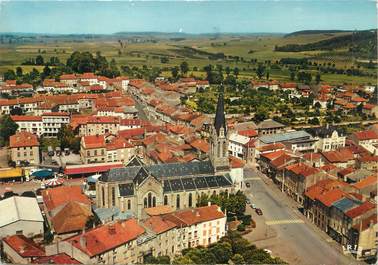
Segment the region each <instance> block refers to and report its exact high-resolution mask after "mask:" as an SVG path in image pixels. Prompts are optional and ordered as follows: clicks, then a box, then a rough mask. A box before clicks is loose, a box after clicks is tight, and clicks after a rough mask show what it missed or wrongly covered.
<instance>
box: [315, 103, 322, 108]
mask: <svg viewBox="0 0 378 265" xmlns="http://www.w3.org/2000/svg"><path fill="white" fill-rule="evenodd" d="M314 107H315V108H316V109H320V108H321V107H322V105H321V104H320V103H319V101H316V103H315V104H314Z"/></svg>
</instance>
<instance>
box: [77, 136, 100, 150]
mask: <svg viewBox="0 0 378 265" xmlns="http://www.w3.org/2000/svg"><path fill="white" fill-rule="evenodd" d="M82 141H83V143H84V145H85V148H86V149H93V148H105V137H104V135H87V136H83V137H82Z"/></svg>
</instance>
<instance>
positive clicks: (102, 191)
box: [101, 187, 105, 207]
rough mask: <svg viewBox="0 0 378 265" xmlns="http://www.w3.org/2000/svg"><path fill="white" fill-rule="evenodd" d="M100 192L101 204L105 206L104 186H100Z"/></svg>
mask: <svg viewBox="0 0 378 265" xmlns="http://www.w3.org/2000/svg"><path fill="white" fill-rule="evenodd" d="M101 193H102V206H104V207H105V188H104V187H102V189H101Z"/></svg>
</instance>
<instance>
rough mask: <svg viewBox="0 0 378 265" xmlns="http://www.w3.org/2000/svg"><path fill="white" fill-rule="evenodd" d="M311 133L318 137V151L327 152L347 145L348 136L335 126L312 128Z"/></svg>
mask: <svg viewBox="0 0 378 265" xmlns="http://www.w3.org/2000/svg"><path fill="white" fill-rule="evenodd" d="M309 133H310V134H312V136H313V137H314V138H315V139H317V140H318V141H317V142H316V151H318V152H327V151H334V150H337V149H339V148H342V147H345V140H346V136H345V135H343V134H342V133H341V131H340V130H337V128H335V127H333V126H328V125H327V126H325V127H318V128H314V129H310V130H309Z"/></svg>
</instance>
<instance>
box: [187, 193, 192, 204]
mask: <svg viewBox="0 0 378 265" xmlns="http://www.w3.org/2000/svg"><path fill="white" fill-rule="evenodd" d="M192 204H193V198H192V194H191V193H189V201H188V206H189V207H192Z"/></svg>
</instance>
